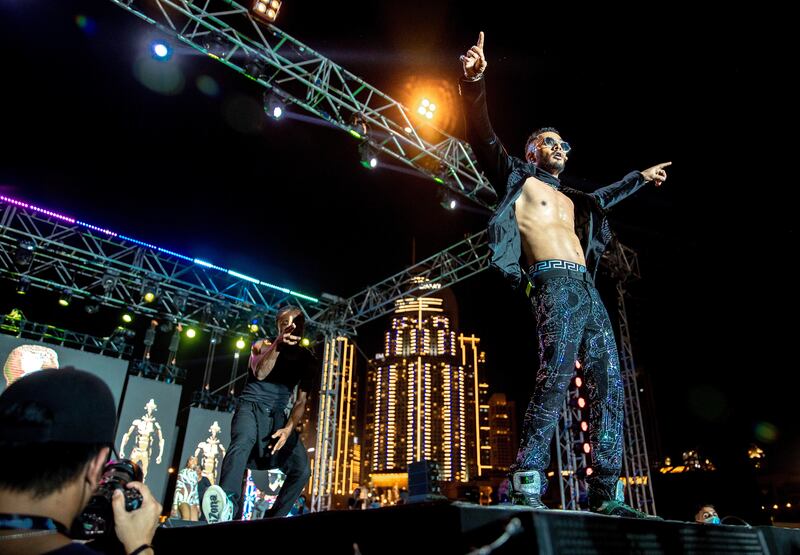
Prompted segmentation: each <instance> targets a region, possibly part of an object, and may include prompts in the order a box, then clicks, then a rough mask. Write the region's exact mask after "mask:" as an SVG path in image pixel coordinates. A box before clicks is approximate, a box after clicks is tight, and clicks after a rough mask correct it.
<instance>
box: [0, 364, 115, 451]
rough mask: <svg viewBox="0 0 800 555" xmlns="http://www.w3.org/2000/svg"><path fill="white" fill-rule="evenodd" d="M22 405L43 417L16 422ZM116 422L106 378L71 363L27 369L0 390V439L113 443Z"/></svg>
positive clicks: (23, 441) (112, 398) (18, 441)
mask: <svg viewBox="0 0 800 555" xmlns="http://www.w3.org/2000/svg"><path fill="white" fill-rule="evenodd" d="M26 410H37V411H40V412H41V411H44V413H45V415H46V418H36V419H31V420H36V422H31V423H27V424H24V425H20V418H19V416H20V413H22V414H24V412H25V411H26ZM22 420H23V421H24V420H25V418H24V417H23V418H22ZM116 424H117V410H116V403H115V402H114V396H113V395H112V394H111V390H110V389H109V388H108V386H107V385H106V383H105V382H104V381H103V380H101V379H100V378H98V377H97V376H95V375H93V374H90V373H89V372H85V371H83V370H78V369H76V368H73V367H65V368H46V369H44V370H39V371H38V372H34V373H32V374H28V375H27V376H24V377H22V378H20V379H18V380H17V381H15V382H14V383H12V384H11V385H10V386H9V387H8V389H6V390H5V391H4V392H3V393H2V394H1V395H0V441H2V442H12V443H46V442H51V441H57V442H64V443H95V444H108V445H113V443H114V429H115V428H116Z"/></svg>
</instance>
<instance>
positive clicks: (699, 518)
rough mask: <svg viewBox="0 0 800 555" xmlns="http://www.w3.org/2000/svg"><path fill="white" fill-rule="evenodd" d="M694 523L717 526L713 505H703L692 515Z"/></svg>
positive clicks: (717, 516)
mask: <svg viewBox="0 0 800 555" xmlns="http://www.w3.org/2000/svg"><path fill="white" fill-rule="evenodd" d="M694 521H695V522H696V523H698V524H719V523H720V520H719V515H718V514H717V510H716V509H715V508H714V505H703V506H702V507H700V510H699V511H697V513H696V514H695V515H694Z"/></svg>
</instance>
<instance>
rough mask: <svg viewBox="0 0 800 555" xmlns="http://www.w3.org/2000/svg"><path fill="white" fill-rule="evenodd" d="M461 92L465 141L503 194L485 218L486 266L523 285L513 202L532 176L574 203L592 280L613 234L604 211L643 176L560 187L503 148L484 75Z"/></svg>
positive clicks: (577, 230) (467, 83)
mask: <svg viewBox="0 0 800 555" xmlns="http://www.w3.org/2000/svg"><path fill="white" fill-rule="evenodd" d="M460 90H461V102H462V106H463V110H464V118H465V120H466V129H467V141H468V142H469V144H470V146H472V150H473V151H474V153H475V156H476V158H477V160H478V164H479V165H480V167H481V169H482V170H483V173H484V174H485V175H486V177H487V178H488V179H489V182H490V183H491V184H492V186H493V187H494V189H495V191H497V194H498V198H502V200H501V201H500V203H499V204H498V205H497V207H496V209H495V213H494V215H493V216H492V219H491V220H489V249H490V250H491V252H492V258H491V265H492V266H493V267H494V268H497V269H498V270H500V272H501V273H502V274H503V275H504V276H505V277H506V279H508V280H509V282H510V283H511V285H512V286H513V287H515V288H519V287H521V286H524V285H526V284H527V277H525V273H524V272H523V270H522V267H521V266H520V256H521V254H522V249H521V244H520V236H519V228H518V227H517V219H516V216H515V214H514V202H515V201H516V200H517V199H518V198H519V195H520V193H522V186H523V185H524V183H525V180H526V179H528V178H529V177H536V178H537V179H540V180H541V181H544V182H545V183H549V184H551V185H553V186H555V187H557V188H558V190H559V191H561V192H562V193H564V194H565V195H567V196H568V197H569V198H570V199H571V200H572V202H573V203H574V205H575V234H576V235H577V236H578V239H579V240H580V243H581V246H582V247H583V253H584V256H585V257H586V268H587V271H588V272H589V273H590V275H591V276H592V277H593V278H594V276H595V275H596V273H597V267H598V266H599V264H600V257H601V256H603V252H604V251H605V250H606V247H607V246H608V243H609V242H610V241H611V238H612V234H611V229H610V227H609V224H608V218H607V217H606V210H608V209H609V208H611V207H612V206H614V205H615V204H617V203H618V202H619V201H621V200H622V199H624V198H626V197H628V196H630V195H632V194H633V193H635V192H636V191H638V190H639V189H641V188H642V186H643V185H644V184H645V183H646V181H645V179H644V176H642V174H641V172H638V171H635V172H631V173H629V174H628V175H626V176H625V177H624V178H623V179H622V180H621V181H617V182H616V183H612V184H611V185H608V186H606V187H602V188H600V189H597V190H596V191H594V192H593V193H585V192H583V191H578V190H577V189H572V188H570V187H565V186H563V185H561V183H560V182H559V181H558V178H556V177H555V176H553V175H551V174H549V173H547V172H546V171H544V170H541V169H539V168H538V167H536V166H535V165H533V164H530V163H528V162H525V161H524V160H521V159H519V158H516V157H514V156H510V155H509V154H508V152H506V149H505V147H503V145H502V143H501V142H500V139H499V138H498V137H497V135H495V133H494V130H492V124H491V122H490V121H489V113H488V111H487V109H486V88H485V85H484V82H483V79H478V80H477V81H467V80H461V82H460Z"/></svg>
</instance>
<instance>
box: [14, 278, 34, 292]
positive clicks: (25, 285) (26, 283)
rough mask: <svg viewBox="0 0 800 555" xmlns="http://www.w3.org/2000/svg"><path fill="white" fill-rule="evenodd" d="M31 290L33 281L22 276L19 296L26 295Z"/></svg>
mask: <svg viewBox="0 0 800 555" xmlns="http://www.w3.org/2000/svg"><path fill="white" fill-rule="evenodd" d="M30 288H31V280H30V278H28V277H27V276H22V277H21V278H19V283H18V284H17V294H18V295H25V294H27V293H28V291H29V290H30Z"/></svg>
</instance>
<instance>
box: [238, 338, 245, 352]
mask: <svg viewBox="0 0 800 555" xmlns="http://www.w3.org/2000/svg"><path fill="white" fill-rule="evenodd" d="M236 349H237V350H239V351H241V350H242V349H244V338H242V337H240V338H239V339H237V340H236Z"/></svg>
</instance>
